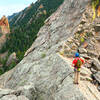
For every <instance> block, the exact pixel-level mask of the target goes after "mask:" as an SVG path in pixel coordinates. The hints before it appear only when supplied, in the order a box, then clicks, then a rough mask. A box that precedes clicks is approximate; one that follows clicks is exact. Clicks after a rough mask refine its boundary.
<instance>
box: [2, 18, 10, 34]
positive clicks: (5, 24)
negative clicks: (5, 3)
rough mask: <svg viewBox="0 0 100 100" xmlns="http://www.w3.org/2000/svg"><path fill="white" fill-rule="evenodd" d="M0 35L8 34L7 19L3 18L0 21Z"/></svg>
mask: <svg viewBox="0 0 100 100" xmlns="http://www.w3.org/2000/svg"><path fill="white" fill-rule="evenodd" d="M0 33H2V34H7V33H10V29H9V23H8V19H7V18H6V17H5V16H3V17H2V18H1V19H0Z"/></svg>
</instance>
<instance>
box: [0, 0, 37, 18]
mask: <svg viewBox="0 0 100 100" xmlns="http://www.w3.org/2000/svg"><path fill="white" fill-rule="evenodd" d="M36 1H37V0H0V18H1V17H2V16H3V15H6V16H8V15H12V14H13V13H16V12H19V11H21V10H23V9H24V8H25V7H27V6H29V5H30V4H31V3H32V2H36Z"/></svg>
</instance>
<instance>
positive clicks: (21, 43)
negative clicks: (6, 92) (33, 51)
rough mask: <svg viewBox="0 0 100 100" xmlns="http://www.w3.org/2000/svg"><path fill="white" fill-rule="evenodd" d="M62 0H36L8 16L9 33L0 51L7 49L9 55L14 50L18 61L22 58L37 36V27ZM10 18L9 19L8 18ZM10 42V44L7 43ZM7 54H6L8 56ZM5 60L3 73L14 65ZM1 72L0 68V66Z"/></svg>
mask: <svg viewBox="0 0 100 100" xmlns="http://www.w3.org/2000/svg"><path fill="white" fill-rule="evenodd" d="M63 1H64V0H38V1H37V2H36V3H35V4H33V3H32V4H31V5H30V6H29V7H27V8H25V9H24V10H23V11H21V12H19V13H17V15H16V14H14V15H12V16H10V17H9V23H10V28H11V34H10V35H9V36H7V41H6V43H5V44H4V45H3V47H2V49H1V50H0V53H4V52H6V51H8V54H9V55H11V54H12V53H13V52H16V54H17V58H18V62H19V61H21V60H22V58H23V56H24V53H25V52H26V50H27V49H28V48H29V47H30V46H31V45H32V43H33V41H34V40H35V39H36V38H37V33H38V31H39V29H40V28H41V27H42V26H43V25H44V21H45V20H46V18H48V17H49V16H50V15H51V14H52V13H53V12H54V11H56V9H57V8H58V7H59V6H60V5H61V4H62V3H63ZM10 18H11V19H10ZM9 44H10V45H9ZM9 55H8V56H9ZM5 62H6V61H2V62H1V63H2V65H3V73H4V72H6V71H8V70H9V69H11V68H13V67H14V66H15V62H13V63H14V64H13V63H12V64H11V65H10V66H9V67H7V66H6V63H5ZM0 71H1V72H2V68H0Z"/></svg>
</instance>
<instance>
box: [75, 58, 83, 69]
mask: <svg viewBox="0 0 100 100" xmlns="http://www.w3.org/2000/svg"><path fill="white" fill-rule="evenodd" d="M81 65H82V61H81V60H80V58H79V59H77V63H76V67H78V68H80V67H81Z"/></svg>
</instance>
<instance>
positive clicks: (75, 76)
mask: <svg viewBox="0 0 100 100" xmlns="http://www.w3.org/2000/svg"><path fill="white" fill-rule="evenodd" d="M74 83H75V84H76V83H77V71H76V69H74Z"/></svg>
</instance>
